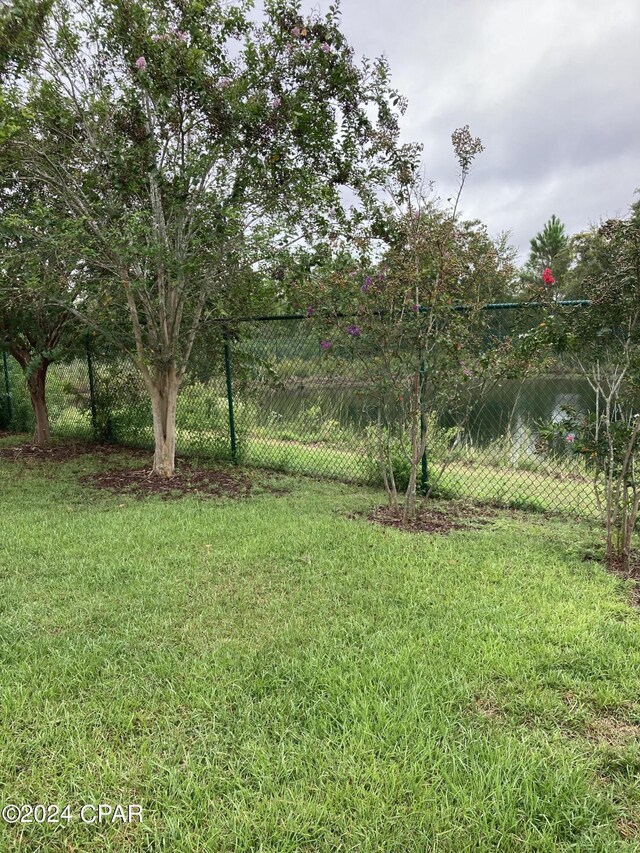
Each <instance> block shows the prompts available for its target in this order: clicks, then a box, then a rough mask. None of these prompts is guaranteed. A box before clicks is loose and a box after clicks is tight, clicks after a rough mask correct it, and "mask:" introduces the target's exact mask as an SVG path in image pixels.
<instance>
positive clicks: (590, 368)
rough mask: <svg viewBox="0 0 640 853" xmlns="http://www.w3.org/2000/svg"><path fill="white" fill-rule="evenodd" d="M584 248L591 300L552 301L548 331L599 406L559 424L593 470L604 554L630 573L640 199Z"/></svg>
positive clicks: (637, 495) (635, 497)
mask: <svg viewBox="0 0 640 853" xmlns="http://www.w3.org/2000/svg"><path fill="white" fill-rule="evenodd" d="M580 245H581V246H582V251H581V255H580V257H579V259H578V272H579V275H580V278H581V281H582V283H583V286H584V292H585V294H586V295H587V296H588V297H589V298H590V300H591V305H590V307H589V308H585V309H583V310H579V311H564V312H561V311H560V310H558V309H557V308H556V307H555V306H551V308H550V312H549V314H548V316H547V318H546V324H545V328H546V332H545V336H546V338H547V340H549V341H550V342H551V343H552V344H553V346H554V347H555V348H557V349H559V350H560V352H561V353H563V355H564V356H565V357H568V358H569V359H570V360H571V361H572V362H573V363H574V364H575V365H576V366H577V367H578V369H579V371H580V372H581V374H582V375H583V376H584V377H585V378H586V380H587V381H588V383H589V385H590V387H591V389H592V390H593V394H594V402H595V406H594V410H593V411H591V412H588V413H584V412H578V411H570V412H568V416H567V418H566V419H565V421H564V422H563V424H562V425H561V427H562V430H563V433H565V440H567V441H569V442H570V444H571V447H572V448H573V450H574V451H575V452H577V453H582V454H584V456H585V458H586V460H587V463H588V465H589V466H590V468H591V470H592V473H593V483H594V489H595V495H596V501H597V505H598V508H599V510H600V513H601V516H602V520H603V523H604V526H605V532H606V550H605V557H606V559H607V561H608V562H612V563H617V564H618V565H619V566H621V567H622V568H623V569H625V570H628V569H629V568H630V563H631V547H632V537H633V533H634V530H635V526H636V521H637V518H638V509H639V507H640V480H639V477H640V471H639V470H638V463H639V459H638V455H639V452H640V202H636V203H635V204H634V205H633V206H632V209H631V214H630V216H629V217H627V218H626V219H614V220H609V221H607V222H605V223H603V224H602V225H601V226H600V227H598V228H595V229H593V230H592V231H591V232H590V233H589V235H588V236H587V235H583V236H582V239H581V243H580Z"/></svg>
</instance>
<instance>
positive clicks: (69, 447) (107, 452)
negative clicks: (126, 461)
mask: <svg viewBox="0 0 640 853" xmlns="http://www.w3.org/2000/svg"><path fill="white" fill-rule="evenodd" d="M87 455H92V456H95V455H98V456H123V455H125V456H134V457H140V458H142V457H147V458H149V457H150V455H151V453H150V451H149V450H141V449H140V448H139V447H122V446H120V445H115V444H92V443H90V442H80V441H76V442H68V443H66V442H65V443H64V444H52V445H51V447H37V446H36V445H35V444H18V445H13V446H12V447H0V458H2V459H8V460H9V461H11V462H20V461H26V460H33V461H36V462H37V461H41V462H69V461H70V460H72V459H77V458H78V457H80V456H87Z"/></svg>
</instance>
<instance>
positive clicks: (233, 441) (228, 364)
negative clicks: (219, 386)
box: [224, 331, 238, 465]
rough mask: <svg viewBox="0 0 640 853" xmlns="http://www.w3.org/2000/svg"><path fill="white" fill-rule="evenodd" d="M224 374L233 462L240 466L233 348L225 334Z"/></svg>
mask: <svg viewBox="0 0 640 853" xmlns="http://www.w3.org/2000/svg"><path fill="white" fill-rule="evenodd" d="M224 372H225V376H226V379H227V403H228V406H229V438H230V440H231V460H232V461H233V464H234V465H237V464H238V448H237V445H236V422H235V418H234V415H233V382H232V379H231V347H230V346H229V336H228V334H227V332H226V331H225V333H224Z"/></svg>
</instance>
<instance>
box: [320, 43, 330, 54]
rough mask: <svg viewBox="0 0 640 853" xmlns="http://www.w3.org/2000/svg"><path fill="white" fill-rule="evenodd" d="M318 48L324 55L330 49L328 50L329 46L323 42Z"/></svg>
mask: <svg viewBox="0 0 640 853" xmlns="http://www.w3.org/2000/svg"><path fill="white" fill-rule="evenodd" d="M320 47H321V49H322V50H323V51H324V53H329V51H330V50H331V48H330V47H329V45H328V44H327V43H326V41H325V42H323V43H322V44H321V45H320Z"/></svg>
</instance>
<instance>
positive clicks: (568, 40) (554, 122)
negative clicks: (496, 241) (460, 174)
mask: <svg viewBox="0 0 640 853" xmlns="http://www.w3.org/2000/svg"><path fill="white" fill-rule="evenodd" d="M327 5H328V0H324V2H322V3H321V4H320V8H321V9H323V10H324V9H326V7H327ZM342 14H343V29H344V31H345V33H346V34H347V36H348V37H349V40H350V41H351V43H352V44H353V46H354V48H355V49H356V53H357V54H360V55H362V54H365V55H367V56H370V57H373V56H376V55H379V54H386V56H387V57H388V59H389V62H390V66H391V71H392V73H393V81H394V83H395V85H396V87H397V88H398V89H400V91H401V92H402V93H403V94H404V95H406V96H407V97H408V99H409V108H408V110H407V113H406V115H405V117H404V120H403V136H404V139H406V140H415V141H419V142H422V143H423V145H424V164H425V168H426V175H427V177H428V178H430V179H434V180H435V181H436V182H437V190H438V195H440V196H441V197H442V198H445V199H446V198H447V196H449V195H451V193H452V192H455V189H456V168H457V164H456V161H455V158H454V156H453V151H452V148H451V139H450V137H451V132H452V131H453V130H454V129H455V128H456V127H460V126H462V125H464V124H468V125H469V126H470V130H471V133H472V134H473V135H474V136H480V137H481V138H482V141H483V143H484V145H485V149H486V150H485V151H484V152H483V153H482V154H481V155H480V156H479V157H478V158H477V160H476V164H475V166H474V170H473V173H472V174H471V175H470V177H469V179H468V184H467V187H466V188H465V193H464V196H463V200H462V209H463V213H464V214H465V215H466V216H468V217H478V218H479V219H482V220H483V221H484V222H486V224H487V225H488V227H489V230H490V231H491V233H492V234H496V233H498V232H499V231H501V230H506V229H508V230H511V231H512V242H513V243H514V245H516V246H517V247H518V248H519V250H520V252H521V258H520V259H521V261H524V260H526V256H527V254H528V250H529V240H530V238H531V237H532V236H533V235H534V234H535V233H536V232H537V231H539V230H540V228H541V227H542V226H543V225H544V223H545V222H546V220H547V219H548V218H549V217H550V216H551V214H552V213H555V214H556V215H557V216H559V217H560V218H561V219H562V220H563V222H564V223H565V224H566V226H567V229H568V231H569V232H570V233H572V232H575V231H579V230H581V229H583V228H585V227H587V226H588V225H589V224H590V223H593V222H597V221H598V220H599V219H600V217H608V216H614V215H616V214H622V215H624V214H625V213H626V211H627V209H628V206H629V204H630V203H631V201H632V200H633V193H634V190H635V189H637V188H638V187H640V0H343V2H342Z"/></svg>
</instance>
